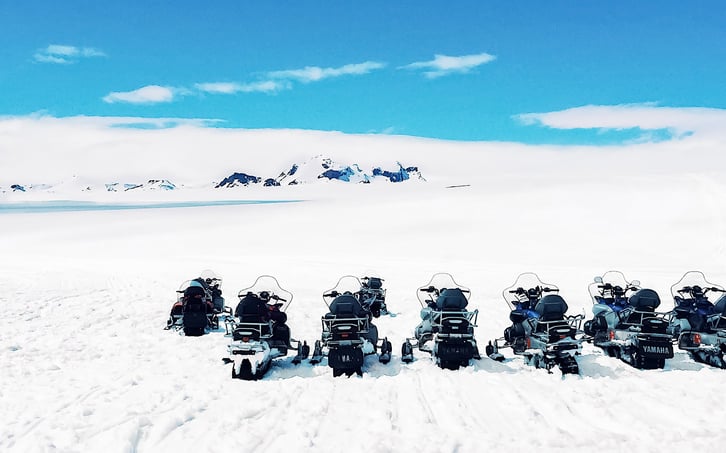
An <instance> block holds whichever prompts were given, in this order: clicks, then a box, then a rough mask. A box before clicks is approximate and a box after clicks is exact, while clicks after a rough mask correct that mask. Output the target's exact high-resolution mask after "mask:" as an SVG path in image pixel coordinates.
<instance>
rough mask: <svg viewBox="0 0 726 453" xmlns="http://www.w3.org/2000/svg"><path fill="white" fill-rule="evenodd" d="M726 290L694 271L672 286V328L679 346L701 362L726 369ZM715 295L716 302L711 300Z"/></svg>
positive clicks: (670, 325) (670, 327) (670, 326)
mask: <svg viewBox="0 0 726 453" xmlns="http://www.w3.org/2000/svg"><path fill="white" fill-rule="evenodd" d="M724 293H726V290H724V288H723V287H722V286H720V285H714V284H713V283H709V282H708V281H707V280H706V277H705V276H704V275H703V273H702V272H699V271H690V272H686V274H685V275H684V276H683V277H682V278H681V279H680V280H679V281H678V283H676V284H675V285H673V286H672V287H671V294H672V295H673V301H674V305H675V308H674V309H673V311H672V312H671V317H670V324H669V330H670V332H671V333H672V334H673V336H674V337H675V338H676V339H677V340H678V348H679V349H682V350H684V351H688V353H689V354H690V355H691V357H693V359H694V360H695V361H697V362H701V363H705V364H707V365H711V366H714V367H718V368H726V362H724V357H723V356H724V352H726V294H724ZM711 294H713V298H714V299H716V302H715V303H713V302H711V300H709V295H711Z"/></svg>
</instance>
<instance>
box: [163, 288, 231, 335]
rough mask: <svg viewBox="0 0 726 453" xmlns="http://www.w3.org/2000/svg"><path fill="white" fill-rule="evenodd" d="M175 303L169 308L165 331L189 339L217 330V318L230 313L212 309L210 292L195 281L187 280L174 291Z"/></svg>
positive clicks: (228, 310)
mask: <svg viewBox="0 0 726 453" xmlns="http://www.w3.org/2000/svg"><path fill="white" fill-rule="evenodd" d="M176 294H177V296H176V302H175V303H174V305H173V306H172V308H171V313H170V314H169V319H168V320H167V322H166V327H165V328H164V329H165V330H175V331H178V332H180V333H181V332H183V333H184V335H186V336H189V337H198V336H201V335H204V334H205V333H207V332H209V331H210V330H217V329H219V317H220V315H221V314H222V313H224V312H227V313H230V312H231V310H230V309H229V307H225V311H222V312H220V311H218V310H215V309H214V303H213V300H212V292H211V291H210V290H209V289H208V288H207V287H206V286H205V285H204V284H202V283H200V282H199V281H197V280H187V281H185V282H183V283H182V284H181V286H180V287H179V289H178V290H177V291H176Z"/></svg>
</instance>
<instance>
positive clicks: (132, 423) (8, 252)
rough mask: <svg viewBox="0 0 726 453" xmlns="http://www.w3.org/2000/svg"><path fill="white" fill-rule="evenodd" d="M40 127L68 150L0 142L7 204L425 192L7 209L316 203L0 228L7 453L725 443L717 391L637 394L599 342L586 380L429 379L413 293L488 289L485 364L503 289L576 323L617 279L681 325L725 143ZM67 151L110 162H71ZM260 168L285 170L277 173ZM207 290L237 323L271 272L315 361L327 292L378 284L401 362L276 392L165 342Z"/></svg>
mask: <svg viewBox="0 0 726 453" xmlns="http://www.w3.org/2000/svg"><path fill="white" fill-rule="evenodd" d="M47 122H50V123H51V124H50V126H47V127H49V128H50V130H49V131H46V132H56V133H57V136H56V138H57V142H56V145H57V148H55V149H56V151H54V152H53V153H49V152H47V149H45V148H43V147H42V146H41V145H42V142H43V141H44V140H47V137H48V134H47V133H45V134H39V130H41V131H42V130H43V128H44V127H46V126H44V122H43V121H38V122H36V123H32V122H29V123H23V124H20V125H19V124H17V123H14V126H13V127H9V125H8V124H7V123H2V122H0V131H5V132H4V135H0V143H6V144H8V143H13V144H14V146H16V147H13V148H12V149H10V146H9V145H7V146H5V147H3V151H2V153H0V155H2V159H3V165H4V168H8V169H12V172H13V173H5V172H3V178H2V179H3V180H2V181H0V185H2V186H8V187H9V185H10V184H11V183H13V182H12V181H6V179H8V177H9V176H8V175H12V176H13V177H14V178H19V179H18V181H20V180H21V179H22V181H23V183H27V184H30V183H35V184H41V183H56V182H58V181H67V180H68V178H70V177H72V175H76V176H77V178H78V179H83V180H88V181H91V180H93V181H96V180H97V181H100V180H101V179H103V178H106V177H109V178H111V177H113V176H114V175H116V176H117V177H118V178H119V180H126V179H125V178H127V177H128V178H134V179H140V180H144V178H146V179H168V180H169V181H173V182H174V183H175V184H187V185H188V186H194V184H196V183H201V182H202V181H206V180H209V179H210V178H211V179H214V178H215V177H216V176H215V175H219V176H222V177H223V176H224V175H225V173H226V174H231V172H233V171H234V170H235V168H248V167H249V168H251V167H254V166H255V165H257V166H258V167H259V168H260V169H261V171H260V173H262V170H265V167H269V168H278V167H285V166H286V165H287V164H289V163H292V162H295V161H298V160H300V159H299V158H300V154H299V153H300V150H301V149H302V150H305V152H306V153H307V152H309V151H311V150H316V152H317V151H319V152H320V153H323V154H326V155H331V156H332V157H333V158H335V159H336V160H340V161H345V162H357V163H359V164H360V165H371V166H373V165H383V164H384V162H382V161H383V160H385V159H389V160H390V161H391V162H394V163H395V162H396V161H401V162H404V163H406V164H405V165H408V163H412V164H415V165H417V166H418V167H419V168H420V170H421V172H422V174H424V175H425V176H426V181H425V182H424V181H404V182H402V183H397V184H392V183H387V182H384V181H382V182H381V183H374V184H366V185H347V184H345V183H342V182H340V181H323V180H321V181H319V182H318V183H316V184H309V185H301V186H290V187H273V188H262V187H259V188H257V187H239V188H233V189H229V190H225V191H223V192H219V191H218V190H215V189H201V188H200V189H194V188H193V187H192V188H189V190H186V191H156V192H153V193H151V192H147V193H140V194H134V193H133V191H131V192H118V193H114V192H105V191H101V192H94V193H87V192H82V193H81V192H78V191H76V187H75V186H74V185H69V186H68V189H67V190H66V191H63V190H62V189H58V191H57V192H55V193H44V192H43V193H41V192H38V193H28V192H25V193H22V192H7V193H3V194H1V195H0V197H1V198H0V200H1V202H2V203H21V204H22V203H27V202H29V201H43V202H45V201H49V200H75V201H76V202H81V201H94V202H98V203H100V204H107V203H141V202H151V201H153V202H155V203H161V204H163V203H172V202H180V201H184V202H199V201H210V200H300V201H299V202H296V203H270V204H227V205H212V206H205V205H204V203H199V204H194V203H191V204H190V205H185V206H182V207H166V208H163V209H162V208H161V207H152V208H147V209H138V210H134V209H130V210H129V209H124V210H112V209H95V210H79V211H51V210H48V211H46V212H20V211H18V210H10V209H6V206H5V205H0V250H1V251H2V256H3V258H4V259H3V260H1V261H0V275H2V278H1V279H0V282H1V283H2V287H3V292H2V294H1V295H0V306H2V307H4V310H5V312H4V313H3V315H2V316H0V332H1V333H0V363H1V364H2V373H1V374H0V450H2V451H13V452H15V451H17V452H36V451H37V452H46V451H63V452H71V451H83V452H86V451H105V452H146V451H149V452H151V451H153V452H166V451H168V452H186V451H226V450H230V451H231V450H234V451H240V452H253V451H254V452H262V451H267V452H283V451H285V452H288V451H339V450H341V449H345V450H346V451H352V452H363V451H381V452H387V451H396V452H399V451H420V452H442V451H452V452H453V451H458V452H479V451H501V450H507V451H524V450H531V449H532V448H537V449H539V450H544V451H561V450H575V451H603V450H605V451H607V450H609V449H618V450H622V449H628V450H629V451H637V452H640V451H643V452H650V451H675V450H679V449H685V450H688V451H695V450H699V449H705V450H711V449H712V448H713V445H719V444H720V443H722V442H723V441H724V440H725V439H726V434H724V431H723V427H722V423H721V421H722V420H723V419H724V416H726V409H725V408H724V405H723V404H720V403H719V395H720V394H721V392H722V387H721V384H722V382H723V381H724V374H723V373H724V371H723V370H718V369H713V368H710V367H708V366H705V365H701V364H698V363H695V362H694V361H693V360H691V359H690V358H689V357H688V356H687V355H686V354H685V353H683V352H681V351H678V350H677V351H676V354H675V358H674V359H672V360H669V361H667V364H666V368H665V369H664V370H651V371H641V370H637V369H634V368H631V367H629V366H628V365H626V364H624V363H622V362H620V361H618V360H616V359H614V358H608V357H605V356H604V355H603V353H602V352H601V351H600V350H599V349H598V348H595V347H593V346H591V345H585V346H584V349H583V355H582V356H581V357H580V358H579V363H580V370H581V376H566V377H562V376H561V375H560V374H559V373H558V372H555V373H554V374H547V373H546V372H545V371H544V370H537V369H534V368H532V367H528V366H526V365H524V364H523V362H522V359H521V358H520V357H515V356H513V355H512V354H511V353H510V352H509V351H505V355H507V360H506V361H505V362H504V363H498V362H494V361H492V360H490V359H488V358H483V359H482V360H480V361H476V362H474V363H473V365H472V366H470V367H468V368H465V369H461V370H458V371H449V370H441V369H439V368H437V367H436V366H435V365H434V364H433V363H431V361H430V360H429V359H428V358H427V357H426V356H425V355H424V354H423V353H419V352H418V351H417V352H416V358H417V360H416V361H415V362H413V363H412V364H408V365H406V364H402V363H401V362H400V345H401V343H402V342H403V340H404V338H405V337H407V336H411V335H412V332H413V329H414V327H415V326H416V325H417V324H418V322H419V320H420V318H419V309H420V305H419V302H418V300H417V298H416V288H418V287H420V286H422V285H423V284H425V283H426V282H428V281H429V279H430V278H431V276H432V275H433V274H434V273H436V272H449V273H451V274H452V275H453V276H454V278H455V279H456V281H457V282H458V283H460V284H462V285H465V286H467V287H469V288H470V289H471V300H470V304H469V307H470V308H471V309H479V311H480V313H479V325H478V327H477V329H476V332H475V333H476V338H477V340H478V342H479V347H480V349H481V350H482V351H483V348H484V345H485V344H486V342H487V341H488V340H489V339H492V338H495V337H499V336H501V335H502V332H503V330H504V328H505V327H506V326H507V325H508V324H509V321H508V311H509V308H508V306H507V304H506V303H505V301H504V300H503V299H502V296H501V291H502V289H503V288H506V287H507V286H509V285H511V283H512V282H513V281H514V280H515V278H516V277H517V275H519V274H520V273H522V272H527V271H531V272H536V273H537V274H538V275H539V277H541V278H542V280H544V281H547V282H551V283H553V284H556V285H557V286H558V287H559V288H560V294H561V295H562V296H563V297H564V298H565V300H566V301H567V303H568V305H569V307H570V310H569V313H571V314H575V313H581V312H584V313H585V314H586V316H587V318H588V319H589V318H591V311H590V310H591V302H590V298H589V294H588V292H587V287H588V284H589V283H590V282H591V281H592V278H593V277H594V276H595V275H602V273H604V272H606V271H608V270H611V269H617V270H620V271H622V272H623V273H624V274H625V275H626V276H627V277H628V278H629V279H638V280H640V282H641V283H642V285H643V286H644V287H649V288H653V289H655V290H656V291H658V293H659V294H660V296H661V299H662V301H663V304H662V306H661V308H662V309H664V310H667V309H670V308H671V307H672V305H673V304H672V301H671V298H670V293H669V288H670V286H671V285H672V284H673V283H674V282H676V281H677V280H678V279H680V277H681V276H682V275H683V273H684V272H686V271H688V270H691V269H697V270H701V271H703V272H704V273H705V275H706V277H707V278H708V279H709V280H710V281H713V282H714V283H717V284H722V285H723V284H724V282H726V267H725V266H724V264H726V263H725V261H726V260H725V257H726V244H725V236H724V234H726V233H724V232H725V231H726V229H725V228H724V212H725V211H724V201H725V200H726V186H724V184H723V182H722V181H723V177H722V176H723V170H722V169H723V168H725V167H724V156H723V155H722V154H720V153H718V152H717V149H716V148H714V145H713V144H712V143H710V142H700V141H698V137H697V136H696V137H692V138H689V139H686V140H682V141H678V142H666V143H661V144H658V145H647V144H643V145H630V146H626V147H621V148H605V149H595V148H575V149H566V148H559V147H526V146H523V145H516V144H492V143H453V142H437V141H431V140H417V139H411V138H405V137H379V136H345V135H343V134H335V133H329V134H326V133H314V132H296V131H279V132H275V131H257V132H255V131H242V132H234V131H220V132H214V131H212V130H208V129H201V128H199V129H195V128H181V129H180V130H178V131H175V130H163V131H136V130H129V129H121V128H112V129H104V128H99V127H98V126H93V128H91V129H90V132H89V131H86V129H83V128H84V127H86V126H85V123H84V122H80V123H82V124H83V127H81V126H78V124H76V123H73V124H70V125H65V126H63V125H59V124H56V123H55V122H52V121H47ZM62 126H63V127H62ZM22 129H27V130H29V131H30V132H29V133H28V135H27V136H25V135H23V136H21V135H18V134H19V133H18V132H17V131H18V130H22ZM84 131H86V132H87V133H86V132H84ZM155 132H158V134H155ZM8 134H16V135H14V136H13V137H14V139H13V140H9V139H8ZM175 134H176V135H175ZM23 137H25V138H27V141H23V140H21V138H23ZM42 137H46V138H42ZM73 137H77V139H76V143H78V144H79V149H81V148H83V152H84V153H86V154H92V153H98V154H104V155H106V156H110V157H111V158H112V159H111V162H108V161H105V160H104V159H102V158H100V157H98V158H94V159H93V162H91V163H93V165H91V163H89V161H82V160H75V159H76V157H78V156H77V155H75V154H74V149H75V148H73V146H72V143H73V140H72V138H73ZM205 137H208V138H209V137H211V139H210V140H211V145H210V146H211V147H210V151H209V153H207V154H205V156H208V155H209V154H213V155H214V158H212V159H207V160H205V162H200V163H198V164H195V165H196V167H198V168H199V169H200V173H202V174H199V175H195V174H194V173H193V172H189V171H188V169H184V168H182V167H181V166H179V162H180V161H184V160H188V157H189V156H192V155H193V151H194V150H193V147H191V146H188V144H189V143H199V142H201V141H203V138H205ZM111 139H113V140H111ZM109 140H110V141H109ZM23 143H26V144H27V146H26V147H25V148H23V147H22V146H19V145H18V144H23ZM104 143H107V144H108V147H109V148H110V149H108V148H106V147H104V146H105V145H104ZM292 143H294V144H295V145H296V146H294V147H293V146H292V145H291V144H292ZM232 144H234V146H232ZM81 145H83V146H81ZM142 145H150V146H151V145H154V146H153V147H151V148H154V147H156V148H159V149H161V151H160V152H159V155H158V157H155V159H157V158H158V159H168V160H167V162H166V163H167V164H169V165H167V167H168V168H169V174H164V175H161V174H158V172H156V171H153V172H151V173H154V174H146V173H148V172H149V171H148V170H149V168H148V167H144V166H139V165H138V163H135V162H134V161H133V160H130V159H129V160H127V159H123V158H121V155H123V154H124V153H125V152H126V151H128V153H130V154H134V153H136V152H137V151H138V150H139V149H142V148H144V146H142ZM216 145H218V146H219V147H218V148H217V147H215V146H216ZM372 145H375V146H372ZM172 146H177V148H174V149H171V147H172ZM257 147H259V149H263V148H264V149H265V150H267V152H270V150H276V152H275V153H273V154H272V156H273V157H274V159H273V158H272V157H269V156H270V155H268V158H267V159H266V160H265V159H263V158H262V157H261V156H262V155H264V153H262V151H254V149H258V148H257ZM151 148H150V149H151ZM233 149H242V150H252V151H250V154H249V155H246V154H245V153H244V152H241V153H236V152H232V151H231V150H233ZM57 150H60V151H57ZM334 150H335V151H334ZM21 151H22V152H21ZM79 153H80V152H79ZM175 153H176V154H175ZM28 156H34V157H33V159H31V158H29V157H28ZM69 156H70V157H69ZM114 156H115V157H114ZM174 156H176V157H177V159H175V158H174ZM181 156H186V157H181ZM35 157H43V159H40V160H38V159H35ZM242 157H245V159H242ZM241 160H248V161H249V163H250V166H244V167H242V166H239V165H237V164H238V163H239V161H241ZM271 160H274V161H275V162H272V163H271V162H270V161H271ZM28 162H42V164H35V165H34V167H33V168H29V165H28ZM75 162H77V165H76V166H74V163H75ZM206 162H209V165H208V166H205V163H206ZM150 167H153V168H152V169H157V168H166V167H165V166H164V162H156V161H154V162H153V163H151V164H150ZM388 167H389V166H386V168H388ZM390 168H396V167H390ZM180 169H181V170H180ZM112 170H113V171H112ZM177 170H179V171H178V172H177ZM8 171H10V170H8ZM265 174H266V173H265ZM33 175H37V179H36V180H34V181H30V180H31V179H33V178H32V177H33ZM101 176H103V178H101ZM129 180H130V179H129ZM451 185H467V186H466V187H458V188H446V186H451ZM207 268H209V269H213V270H214V271H215V272H216V273H217V274H219V275H220V276H222V278H223V279H224V281H223V290H224V295H225V297H226V298H227V304H228V305H234V304H235V303H236V300H235V299H236V297H235V295H236V294H237V292H238V291H239V290H240V289H242V288H245V287H248V286H249V285H251V284H252V283H253V282H254V280H255V278H256V277H257V276H258V275H262V274H270V275H274V276H275V277H276V278H277V279H278V280H279V282H280V284H281V285H282V286H283V287H284V288H285V289H287V290H289V291H291V292H292V293H293V294H294V296H295V297H294V301H293V303H292V304H291V305H290V307H289V308H288V311H287V313H288V316H289V321H288V324H289V325H290V327H291V330H292V336H293V337H294V338H298V339H305V340H307V341H308V342H309V343H312V342H313V341H314V340H315V339H317V338H319V336H320V316H321V315H323V314H324V313H325V311H326V307H325V304H324V302H323V299H322V293H323V291H325V290H326V289H328V288H331V287H333V286H334V285H335V283H336V282H337V281H338V278H340V277H341V276H343V275H346V274H352V275H357V276H363V275H365V273H367V272H368V271H369V270H374V271H375V272H376V273H377V274H378V275H380V276H382V277H383V278H385V282H384V286H385V288H386V289H387V298H386V302H387V305H388V308H389V309H390V310H391V311H393V312H394V313H395V314H396V316H395V317H381V318H379V319H377V320H376V321H375V324H376V325H377V326H378V329H379V333H380V335H381V336H387V337H388V338H389V339H390V340H391V341H392V342H393V344H394V357H393V360H392V362H391V363H390V364H387V365H382V364H379V363H377V361H376V360H375V359H374V358H373V357H369V358H368V359H367V362H366V365H365V367H364V375H363V376H362V377H352V378H333V377H332V372H331V370H330V369H329V368H328V367H327V366H326V365H325V362H323V363H322V364H320V365H317V366H312V365H310V364H307V363H303V364H302V365H300V366H297V367H296V366H293V365H292V364H290V363H289V361H290V357H288V358H286V359H281V360H280V361H278V362H276V363H275V365H274V366H273V368H272V370H271V371H270V372H269V373H268V374H267V375H266V377H265V378H264V379H263V380H261V381H258V382H245V381H238V380H232V379H231V369H230V366H229V365H225V364H223V363H222V360H221V359H222V357H225V356H226V345H227V344H228V343H229V341H230V339H229V338H228V337H224V335H223V333H222V332H212V333H210V334H209V335H205V336H203V337H199V338H187V337H183V336H179V335H177V334H175V333H173V332H170V331H164V330H163V327H164V325H165V322H166V319H167V316H168V314H169V310H170V308H171V305H172V303H173V302H174V300H175V296H176V293H175V290H176V289H177V288H178V286H179V284H180V283H181V282H182V281H184V280H187V279H189V278H193V277H195V276H197V275H198V273H199V272H200V271H201V270H203V269H207Z"/></svg>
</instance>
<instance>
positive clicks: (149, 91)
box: [103, 85, 184, 104]
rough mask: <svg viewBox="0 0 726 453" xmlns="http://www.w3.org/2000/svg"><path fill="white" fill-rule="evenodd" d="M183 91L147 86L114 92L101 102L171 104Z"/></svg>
mask: <svg viewBox="0 0 726 453" xmlns="http://www.w3.org/2000/svg"><path fill="white" fill-rule="evenodd" d="M183 93H184V91H183V90H180V89H179V88H174V87H163V86H159V85H147V86H145V87H142V88H139V89H138V90H133V91H114V92H111V93H109V94H107V95H106V96H104V97H103V101H104V102H107V103H109V104H114V103H117V102H125V103H127V104H158V103H161V102H171V101H173V100H174V97H175V96H176V95H177V94H183Z"/></svg>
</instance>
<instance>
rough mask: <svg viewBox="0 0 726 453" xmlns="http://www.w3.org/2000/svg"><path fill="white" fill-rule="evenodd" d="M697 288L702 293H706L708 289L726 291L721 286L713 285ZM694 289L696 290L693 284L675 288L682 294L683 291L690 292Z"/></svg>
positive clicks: (719, 291)
mask: <svg viewBox="0 0 726 453" xmlns="http://www.w3.org/2000/svg"><path fill="white" fill-rule="evenodd" d="M699 289H700V290H701V291H703V293H704V294H705V293H707V292H708V291H713V292H717V293H724V292H726V290H725V289H722V288H717V287H715V286H706V287H704V288H699ZM694 290H696V288H695V287H693V286H684V287H683V288H681V289H679V290H677V291H678V292H679V293H681V294H683V293H690V292H693V291H694Z"/></svg>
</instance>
